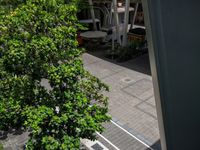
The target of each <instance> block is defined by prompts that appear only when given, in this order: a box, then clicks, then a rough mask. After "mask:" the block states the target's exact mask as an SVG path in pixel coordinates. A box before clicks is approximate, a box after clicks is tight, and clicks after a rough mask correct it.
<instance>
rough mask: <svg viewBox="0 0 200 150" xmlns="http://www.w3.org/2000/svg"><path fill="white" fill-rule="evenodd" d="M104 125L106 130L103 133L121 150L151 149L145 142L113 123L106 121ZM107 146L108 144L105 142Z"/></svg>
mask: <svg viewBox="0 0 200 150" xmlns="http://www.w3.org/2000/svg"><path fill="white" fill-rule="evenodd" d="M104 126H105V128H106V132H104V133H103V134H102V135H103V136H104V137H106V138H107V140H109V141H110V142H112V143H113V144H114V145H115V146H116V147H118V148H119V149H120V150H149V149H148V148H147V147H146V146H145V145H144V144H142V143H140V142H139V141H138V140H136V139H135V138H133V137H132V136H130V135H129V134H127V133H126V132H124V131H123V130H122V129H120V128H119V127H117V126H116V125H114V124H113V123H106V124H105V125H104ZM124 139H125V140H124ZM105 146H107V145H106V144H105Z"/></svg>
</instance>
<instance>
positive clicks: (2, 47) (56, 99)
mask: <svg viewBox="0 0 200 150" xmlns="http://www.w3.org/2000/svg"><path fill="white" fill-rule="evenodd" d="M5 1H6V0H5ZM10 1H11V2H12V0H10ZM14 1H15V0H13V2H14ZM22 2H23V3H22ZM1 4H2V3H1ZM14 4H15V6H13V7H11V8H12V9H9V10H8V9H7V11H6V15H5V16H3V17H0V120H1V123H0V130H8V129H10V128H16V129H17V128H18V129H19V128H24V127H26V129H31V131H32V132H31V134H30V140H29V141H28V143H27V145H26V147H27V149H28V150H29V149H30V150H39V149H47V150H57V149H65V150H66V149H79V146H80V138H87V139H91V140H94V139H95V138H96V135H95V132H96V131H98V132H102V131H103V126H102V123H103V122H106V121H109V119H110V117H109V116H108V115H107V112H108V107H107V97H105V96H104V95H103V94H102V92H103V91H108V87H107V86H106V85H105V84H104V83H102V82H101V81H100V80H99V79H97V78H96V77H94V76H92V75H91V74H90V73H88V72H87V71H86V70H84V68H83V63H82V59H81V54H82V53H83V50H81V49H78V48H77V47H78V43H77V41H76V33H77V29H78V27H79V26H80V25H79V24H78V21H77V18H76V13H77V1H75V0H71V1H69V0H23V1H21V3H14ZM4 6H5V7H6V5H2V7H4ZM9 8H10V7H9ZM44 80H46V81H48V83H46V85H45V86H44V85H43V84H41V83H42V81H44Z"/></svg>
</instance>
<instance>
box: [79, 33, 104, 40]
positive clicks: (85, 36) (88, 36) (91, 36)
mask: <svg viewBox="0 0 200 150" xmlns="http://www.w3.org/2000/svg"><path fill="white" fill-rule="evenodd" d="M80 36H81V37H82V38H83V39H86V40H93V39H95V40H96V39H103V38H105V37H106V36H107V33H106V32H102V31H86V32H83V33H81V34H80Z"/></svg>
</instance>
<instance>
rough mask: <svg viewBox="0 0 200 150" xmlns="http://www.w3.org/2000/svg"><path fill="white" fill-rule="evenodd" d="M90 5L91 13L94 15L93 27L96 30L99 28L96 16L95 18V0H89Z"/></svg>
mask: <svg viewBox="0 0 200 150" xmlns="http://www.w3.org/2000/svg"><path fill="white" fill-rule="evenodd" d="M89 5H90V14H91V17H92V22H93V28H94V30H95V31H96V30H97V24H96V20H95V19H96V18H95V13H94V7H93V2H92V0H89Z"/></svg>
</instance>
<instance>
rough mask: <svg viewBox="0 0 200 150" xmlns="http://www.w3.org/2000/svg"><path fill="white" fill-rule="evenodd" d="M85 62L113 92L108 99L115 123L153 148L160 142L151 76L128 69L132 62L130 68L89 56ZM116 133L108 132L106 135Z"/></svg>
mask: <svg viewBox="0 0 200 150" xmlns="http://www.w3.org/2000/svg"><path fill="white" fill-rule="evenodd" d="M83 59H84V60H86V62H87V63H85V68H86V69H87V70H88V71H90V72H91V73H92V74H93V75H95V76H97V77H98V78H100V79H101V80H102V81H104V82H105V83H107V84H108V85H109V86H110V88H111V90H110V92H109V93H106V95H107V96H108V97H109V113H110V114H111V115H112V117H113V121H114V122H116V123H117V124H118V125H120V126H121V127H123V128H125V129H126V130H127V131H129V132H130V133H132V134H133V135H135V136H136V137H138V138H139V139H141V140H142V141H144V142H145V143H147V144H148V145H154V143H156V142H157V141H158V140H159V131H158V121H157V114H156V108H155V99H154V93H153V85H152V79H151V76H150V75H147V74H144V73H140V72H138V71H135V70H133V69H129V68H131V65H132V64H133V63H134V61H133V60H131V61H129V62H126V66H128V65H129V66H130V67H124V66H123V64H122V65H118V64H114V63H111V62H108V61H107V60H105V59H100V58H97V57H95V56H93V55H90V54H87V53H86V54H84V56H83ZM90 59H91V60H90ZM95 59H96V61H95ZM137 61H138V60H137ZM139 61H140V62H141V60H139ZM88 62H90V63H88ZM128 63H130V64H128ZM113 132H115V131H114V130H112V131H109V129H107V130H106V132H105V135H106V136H107V135H109V134H115V133H113ZM107 133H109V134H107ZM116 134H117V133H116ZM116 140H117V139H116ZM121 140H122V139H121ZM123 140H126V139H123ZM116 143H117V141H116ZM127 144H128V143H127ZM158 145H159V143H158ZM157 147H159V146H157ZM122 150H123V149H122ZM133 150H135V149H133Z"/></svg>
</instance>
